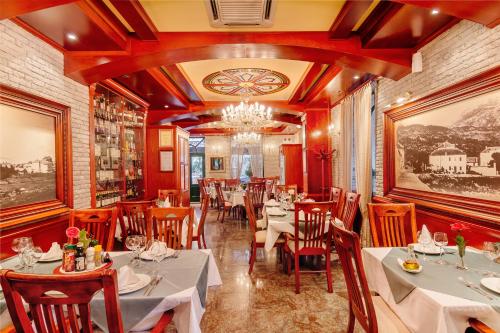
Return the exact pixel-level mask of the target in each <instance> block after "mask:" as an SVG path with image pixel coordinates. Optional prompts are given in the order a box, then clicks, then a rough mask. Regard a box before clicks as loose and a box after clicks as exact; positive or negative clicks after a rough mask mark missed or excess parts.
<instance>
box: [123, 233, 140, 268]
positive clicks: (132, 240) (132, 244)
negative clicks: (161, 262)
mask: <svg viewBox="0 0 500 333" xmlns="http://www.w3.org/2000/svg"><path fill="white" fill-rule="evenodd" d="M137 236H139V235H130V236H128V237H127V238H126V239H125V246H126V247H127V249H129V250H130V251H132V252H133V255H132V259H131V260H130V263H131V264H133V265H135V264H137V262H138V261H139V258H138V252H139V240H138V238H137Z"/></svg>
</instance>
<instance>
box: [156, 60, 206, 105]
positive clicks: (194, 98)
mask: <svg viewBox="0 0 500 333" xmlns="http://www.w3.org/2000/svg"><path fill="white" fill-rule="evenodd" d="M162 70H163V71H164V72H165V73H166V74H167V75H168V76H169V77H170V79H172V81H174V82H175V83H176V84H177V86H179V88H180V89H182V91H183V92H184V93H185V94H186V96H187V97H188V98H189V100H190V101H191V103H194V104H203V102H202V101H201V98H200V96H199V95H198V92H197V91H196V90H195V89H194V87H193V86H192V85H191V83H190V82H189V81H188V79H187V78H186V76H185V75H184V73H182V71H181V70H180V69H179V67H177V65H173V64H172V65H168V66H162Z"/></svg>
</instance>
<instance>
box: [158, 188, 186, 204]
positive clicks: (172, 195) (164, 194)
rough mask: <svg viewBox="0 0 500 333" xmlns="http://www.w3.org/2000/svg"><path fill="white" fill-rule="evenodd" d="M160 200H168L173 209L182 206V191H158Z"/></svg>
mask: <svg viewBox="0 0 500 333" xmlns="http://www.w3.org/2000/svg"><path fill="white" fill-rule="evenodd" d="M158 198H159V199H161V200H167V198H168V201H170V205H171V206H172V207H181V206H182V193H181V190H158Z"/></svg>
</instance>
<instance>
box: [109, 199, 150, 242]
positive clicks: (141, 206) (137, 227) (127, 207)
mask: <svg viewBox="0 0 500 333" xmlns="http://www.w3.org/2000/svg"><path fill="white" fill-rule="evenodd" d="M116 206H117V208H118V219H119V220H120V226H121V228H122V239H124V238H126V236H128V235H144V236H145V235H146V211H147V210H148V208H150V207H153V202H152V201H120V202H118V203H117V205H116ZM125 218H127V222H128V226H127V224H126V223H125Z"/></svg>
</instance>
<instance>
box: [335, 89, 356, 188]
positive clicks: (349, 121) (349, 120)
mask: <svg viewBox="0 0 500 333" xmlns="http://www.w3.org/2000/svg"><path fill="white" fill-rule="evenodd" d="M352 108H353V98H352V96H347V97H346V98H344V100H343V101H342V102H341V103H340V110H341V112H340V143H339V152H338V160H339V169H340V170H342V176H341V177H340V182H339V183H340V184H339V185H340V186H341V187H342V188H343V189H344V190H346V191H347V190H350V189H351V179H352V138H353V133H352V132H353V130H352V128H353V117H352Z"/></svg>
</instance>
